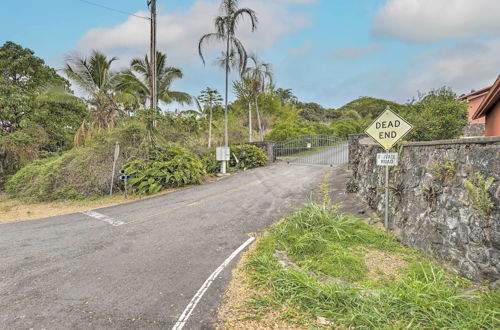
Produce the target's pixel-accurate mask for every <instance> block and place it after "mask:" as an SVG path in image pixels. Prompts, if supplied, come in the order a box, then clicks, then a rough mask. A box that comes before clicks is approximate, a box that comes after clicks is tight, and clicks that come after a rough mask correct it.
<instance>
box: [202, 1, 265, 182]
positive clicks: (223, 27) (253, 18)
mask: <svg viewBox="0 0 500 330" xmlns="http://www.w3.org/2000/svg"><path fill="white" fill-rule="evenodd" d="M220 13H221V16H218V17H216V18H215V29H216V32H213V33H208V34H205V35H204V36H203V37H201V39H200V41H199V42H198V53H199V55H200V58H201V60H202V61H203V64H205V58H204V57H203V45H204V44H205V43H207V42H210V41H219V42H224V44H225V51H224V52H223V56H224V57H225V59H226V60H225V63H224V65H225V70H226V93H225V106H224V145H225V146H226V147H228V145H229V141H228V122H227V121H228V120H227V104H228V101H227V98H228V89H229V70H230V60H231V59H233V60H234V58H236V57H238V63H239V71H240V73H241V72H244V71H245V67H246V63H247V57H248V56H247V52H246V50H245V47H244V46H243V44H242V43H241V41H240V40H238V38H236V28H237V26H238V23H239V22H240V20H241V19H242V18H243V17H244V16H245V15H246V16H248V17H249V18H250V22H251V24H252V31H255V29H256V28H257V21H258V20H257V15H256V14H255V12H254V11H253V10H252V9H249V8H238V0H222V2H221V5H220ZM225 170H226V162H225V161H223V162H222V172H223V173H225Z"/></svg>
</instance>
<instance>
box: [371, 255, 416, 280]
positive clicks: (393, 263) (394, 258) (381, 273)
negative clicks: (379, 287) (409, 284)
mask: <svg viewBox="0 0 500 330" xmlns="http://www.w3.org/2000/svg"><path fill="white" fill-rule="evenodd" d="M364 257H365V264H366V266H367V267H368V278H369V279H370V280H375V281H380V280H391V281H397V280H401V279H403V277H404V270H405V269H406V267H407V263H406V262H405V261H404V260H403V259H404V258H405V255H403V254H399V253H390V252H385V251H379V250H370V251H368V252H366V253H365V255H364Z"/></svg>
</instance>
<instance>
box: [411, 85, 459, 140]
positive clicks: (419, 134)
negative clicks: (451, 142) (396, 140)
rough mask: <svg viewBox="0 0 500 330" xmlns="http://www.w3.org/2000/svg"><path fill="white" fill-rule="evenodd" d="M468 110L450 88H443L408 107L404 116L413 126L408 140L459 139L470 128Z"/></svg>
mask: <svg viewBox="0 0 500 330" xmlns="http://www.w3.org/2000/svg"><path fill="white" fill-rule="evenodd" d="M467 109H468V106H467V104H465V103H463V102H462V101H460V100H458V99H457V95H456V94H455V93H454V92H453V91H451V89H449V88H446V87H442V88H440V89H437V90H432V91H431V92H429V93H427V94H423V95H420V96H419V100H418V101H412V102H410V103H408V104H406V106H405V107H404V108H403V109H402V110H401V114H402V116H403V117H404V118H405V119H406V120H407V121H408V122H410V123H411V124H412V125H413V130H412V132H411V133H410V134H409V135H408V139H409V140H411V141H432V140H443V139H452V138H458V137H460V136H461V135H462V131H463V128H464V127H465V126H466V125H467V114H468V110H467Z"/></svg>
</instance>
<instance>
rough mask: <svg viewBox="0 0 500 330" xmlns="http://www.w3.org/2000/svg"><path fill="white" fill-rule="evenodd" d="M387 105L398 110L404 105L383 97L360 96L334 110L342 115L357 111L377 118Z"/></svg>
mask: <svg viewBox="0 0 500 330" xmlns="http://www.w3.org/2000/svg"><path fill="white" fill-rule="evenodd" d="M387 106H390V107H391V109H393V110H394V111H396V112H397V111H399V109H401V108H402V107H403V106H402V105H401V104H398V103H395V102H391V101H387V100H383V99H377V98H373V97H360V98H358V99H356V100H354V101H351V102H349V103H347V104H345V105H343V106H341V107H340V108H338V109H336V110H334V112H336V113H338V116H339V117H340V116H342V115H343V114H344V113H346V112H349V111H355V112H356V113H358V114H359V115H360V116H361V117H363V118H369V119H375V118H377V117H378V116H379V115H380V114H381V113H382V112H383V111H384V110H385V108H386V107H387Z"/></svg>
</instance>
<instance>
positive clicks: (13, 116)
mask: <svg viewBox="0 0 500 330" xmlns="http://www.w3.org/2000/svg"><path fill="white" fill-rule="evenodd" d="M68 86H69V83H68V81H67V80H65V79H64V78H62V77H60V76H59V75H58V74H57V73H56V71H55V70H54V69H52V68H50V67H48V66H46V65H45V63H44V62H43V60H41V59H40V58H38V57H36V56H35V55H34V53H33V51H31V50H29V49H25V48H22V47H21V46H19V45H17V44H15V43H12V42H7V43H5V44H4V45H3V46H2V47H0V186H2V185H3V183H4V180H5V178H6V176H8V175H11V174H13V173H14V172H15V171H16V170H18V169H19V168H20V167H21V166H23V165H26V164H27V163H29V162H31V161H32V160H34V159H36V158H37V157H38V156H39V155H40V154H41V152H42V151H44V152H60V151H63V150H67V149H69V148H71V146H72V144H73V141H72V135H73V134H74V133H75V131H76V128H77V127H78V126H79V124H80V123H81V121H82V120H83V118H84V116H85V106H84V105H83V103H82V102H81V101H80V100H79V99H78V98H76V97H74V96H71V95H70V94H69V93H68V90H69V88H68ZM56 90H57V91H58V93H57V94H56V93H55V92H54V91H56Z"/></svg>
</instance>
